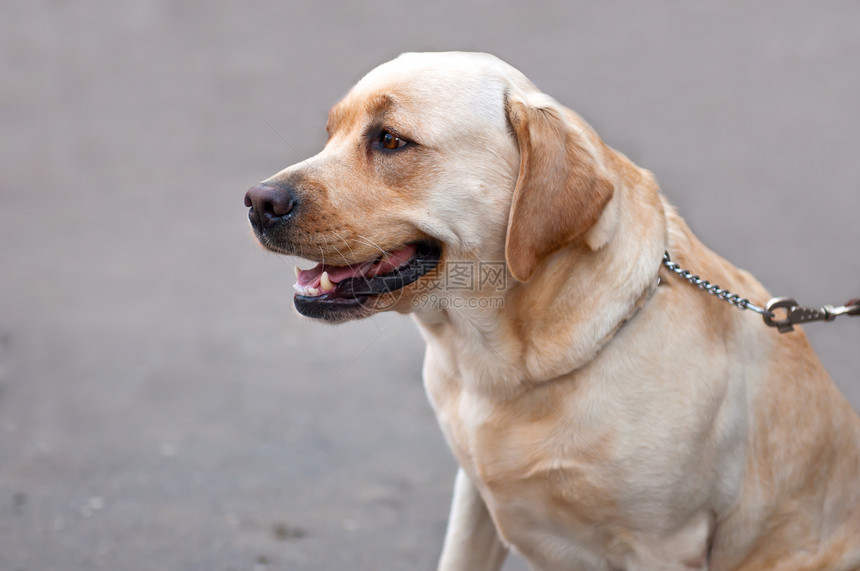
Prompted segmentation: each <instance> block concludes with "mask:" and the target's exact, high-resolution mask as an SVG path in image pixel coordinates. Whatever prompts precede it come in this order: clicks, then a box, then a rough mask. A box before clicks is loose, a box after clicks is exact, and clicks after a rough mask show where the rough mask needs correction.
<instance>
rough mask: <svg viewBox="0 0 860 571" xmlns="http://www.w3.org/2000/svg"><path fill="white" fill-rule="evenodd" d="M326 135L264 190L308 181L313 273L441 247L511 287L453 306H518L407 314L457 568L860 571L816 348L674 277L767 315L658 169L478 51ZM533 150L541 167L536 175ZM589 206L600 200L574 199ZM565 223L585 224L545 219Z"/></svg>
mask: <svg viewBox="0 0 860 571" xmlns="http://www.w3.org/2000/svg"><path fill="white" fill-rule="evenodd" d="M380 102H382V103H386V102H387V103H386V106H385V111H384V112H383V113H381V114H380V113H379V112H378V109H379V108H382V107H380V105H377V104H378V103H380ZM375 123H384V124H385V125H390V126H392V127H395V128H397V129H399V130H400V131H401V132H402V133H403V134H404V135H405V136H407V137H408V138H410V140H413V141H415V143H416V144H415V147H414V148H413V149H411V150H409V153H411V154H410V155H406V154H401V155H396V154H394V153H392V154H390V155H386V156H382V155H377V154H373V153H372V152H366V150H365V147H364V146H362V145H363V143H362V141H363V137H366V133H367V128H368V125H371V124H375ZM329 130H330V135H331V138H330V140H329V143H328V144H327V146H326V148H325V149H324V150H323V151H322V152H321V153H320V154H319V155H317V156H316V157H313V158H311V159H309V160H308V161H306V162H303V163H300V164H298V165H294V166H293V167H290V168H288V169H286V170H285V171H283V172H282V173H279V174H278V175H276V176H275V177H273V178H272V179H270V180H273V181H277V180H284V179H285V178H286V177H290V176H294V175H296V173H299V174H301V175H302V177H303V178H302V179H301V180H302V181H303V184H304V185H305V186H306V187H307V190H306V195H305V204H311V205H312V209H309V210H308V211H310V212H313V213H314V216H310V215H308V216H310V217H306V218H301V217H298V218H297V220H296V223H297V224H300V225H301V226H300V227H301V230H302V235H303V238H302V239H303V240H304V241H303V242H302V248H303V251H304V252H307V257H310V258H314V259H316V258H319V257H320V255H319V254H321V255H322V256H324V257H325V259H326V260H327V261H340V262H341V263H352V262H356V261H360V260H363V259H367V258H369V257H372V256H373V255H375V252H374V249H373V247H371V246H369V245H367V244H368V242H373V244H374V246H376V245H378V246H379V247H381V248H383V249H393V248H396V247H398V246H400V245H402V244H403V243H407V242H409V241H411V240H415V239H419V238H431V239H434V240H436V241H438V243H440V244H442V245H443V252H444V261H452V260H471V261H475V262H477V261H487V260H506V259H507V260H508V264H509V269H510V270H511V273H510V274H509V275H508V282H507V287H506V288H505V290H504V291H502V292H482V291H477V290H474V291H465V292H461V291H447V292H445V295H446V296H448V297H449V298H451V299H454V298H459V299H461V300H462V301H466V300H468V299H470V298H471V299H474V298H476V297H481V296H484V297H489V296H499V297H501V298H502V299H503V301H504V304H503V307H489V308H488V307H484V308H480V309H479V308H468V307H465V306H463V305H462V304H461V305H460V306H457V307H455V306H454V305H453V304H448V305H447V307H442V306H441V305H435V306H430V307H427V306H424V307H422V308H420V309H417V310H414V311H413V307H412V305H411V302H412V301H413V300H415V299H416V298H417V296H418V295H419V288H418V286H417V285H416V286H415V287H409V288H406V289H405V290H404V291H403V292H401V297H400V298H399V299H398V300H397V303H396V305H395V309H397V310H398V311H401V312H412V313H413V315H414V319H415V322H416V323H417V325H418V327H419V328H420V330H421V333H422V335H423V337H424V339H425V341H426V344H427V351H426V357H425V362H424V380H425V384H426V389H427V394H428V395H429V398H430V401H431V403H432V405H433V408H434V410H435V411H436V414H437V417H438V420H439V424H440V426H441V428H442V431H443V432H444V435H445V437H446V439H447V441H448V443H449V445H450V447H451V450H452V451H453V453H454V456H455V457H456V459H457V461H458V462H459V465H460V472H459V473H458V475H457V482H456V486H455V490H454V500H453V505H452V507H451V517H450V524H449V529H448V533H447V535H446V538H445V545H444V548H443V552H442V556H441V560H440V563H439V568H440V569H442V570H445V571H454V570H463V571H491V570H497V569H499V568H500V567H501V565H502V562H503V561H504V555H505V553H506V551H507V549H509V548H510V549H514V550H516V551H517V552H519V553H520V554H522V556H523V557H525V558H526V559H527V560H528V562H529V563H530V565H531V566H532V567H533V568H534V569H538V570H569V569H584V570H606V571H608V570H617V569H626V570H645V569H654V570H672V569H679V570H680V569H710V570H713V571H723V570H761V569H782V570H799V569H809V570H813V569H833V570H836V569H841V570H848V569H857V568H860V452H858V451H860V420H858V417H857V415H856V414H855V412H854V411H853V410H852V409H851V407H850V405H849V404H848V402H847V401H846V400H845V399H844V398H843V397H842V396H841V395H840V394H839V393H838V391H837V389H836V388H835V386H834V384H833V383H832V381H831V380H830V378H829V377H828V375H827V373H826V372H825V370H824V369H823V367H822V365H821V364H820V363H819V361H818V359H817V357H816V356H815V355H814V354H813V351H812V349H811V348H810V346H809V344H808V342H807V340H806V337H805V336H804V334H803V332H802V331H797V332H794V333H791V334H787V335H780V334H778V333H777V332H776V331H775V330H773V329H769V328H767V327H765V326H764V325H763V324H762V322H761V319H760V317H759V316H757V315H755V314H753V313H752V312H741V311H738V310H737V309H735V308H732V307H730V306H729V305H728V304H726V303H723V302H721V301H719V300H717V299H715V298H714V297H712V296H708V295H706V294H705V293H702V292H701V291H698V290H696V289H694V288H693V287H691V286H690V285H688V284H687V283H685V282H683V281H682V280H680V279H679V278H677V277H676V276H673V275H670V274H668V273H667V272H666V271H665V270H662V269H661V264H660V262H661V258H662V255H663V252H664V250H668V251H669V252H670V253H671V255H672V257H673V259H674V260H675V261H677V262H678V263H679V264H681V265H682V266H683V267H687V268H691V269H694V270H695V271H697V272H699V273H700V274H701V275H703V276H705V277H707V278H708V279H709V280H711V281H712V282H714V283H718V284H720V286H722V287H724V288H727V289H729V290H731V291H733V292H739V293H742V294H743V295H744V296H747V297H749V298H751V299H752V300H753V301H754V302H756V303H759V304H761V303H763V302H765V301H766V300H767V299H768V298H769V294H768V292H767V291H765V289H764V288H763V287H762V286H761V285H760V284H759V283H758V282H757V281H756V280H755V279H754V278H753V277H752V276H750V275H749V274H748V273H746V272H744V271H741V270H738V269H736V268H734V267H733V266H732V265H731V264H729V263H728V262H726V261H725V260H723V259H722V258H720V257H719V256H717V255H716V254H715V253H713V252H712V251H710V250H709V249H707V248H706V247H705V246H703V245H702V244H701V243H700V242H699V241H698V240H697V239H696V237H695V236H694V235H693V234H692V233H691V232H690V230H689V228H688V227H687V225H686V224H685V223H684V221H683V220H682V219H681V218H680V217H679V216H678V214H677V213H676V212H675V210H674V209H673V208H672V207H671V206H670V205H669V204H668V203H667V202H666V199H665V198H664V197H663V196H662V195H661V193H660V190H659V187H658V186H657V183H656V181H655V179H654V177H653V176H652V175H651V173H649V172H648V171H646V170H643V169H641V168H639V167H637V166H636V165H634V164H633V163H631V162H630V161H629V160H628V159H627V158H626V157H624V156H623V155H622V154H620V153H618V152H616V151H614V150H612V149H611V148H609V147H608V146H606V145H605V144H604V143H603V142H602V141H601V139H600V138H599V137H598V136H597V135H596V134H595V133H594V131H593V130H591V129H590V128H589V127H588V125H587V124H586V123H585V122H584V121H583V120H582V119H581V118H580V117H579V116H577V115H576V114H575V113H573V112H572V111H570V110H568V109H566V108H564V107H563V106H561V105H560V104H559V103H557V102H556V101H555V100H553V99H552V98H551V97H549V96H548V95H546V94H543V93H541V92H540V91H539V90H538V89H537V88H536V87H535V86H534V85H532V83H531V82H529V81H528V80H527V79H526V78H525V77H524V76H523V75H522V74H521V73H519V72H518V71H516V70H515V69H513V68H512V67H510V66H508V65H507V64H505V63H503V62H501V61H500V60H498V59H496V58H494V57H492V56H488V55H482V54H462V53H440V54H406V55H403V56H401V57H399V58H397V59H395V60H394V61H392V62H389V63H386V64H384V65H382V66H380V67H379V68H377V69H375V70H373V71H372V72H370V73H369V74H368V75H367V76H366V77H365V78H363V79H362V80H361V81H360V82H359V83H358V84H357V85H356V86H355V87H354V88H353V89H352V91H351V92H350V93H349V94H348V95H347V97H346V98H345V99H344V100H343V101H342V102H341V103H339V104H338V105H337V106H336V107H335V109H334V110H333V111H332V115H331V117H330V123H329ZM523 137H530V141H529V144H530V145H531V146H530V147H528V149H529V150H528V152H530V153H533V154H534V156H533V158H534V159H535V164H539V165H540V168H539V169H533V170H534V171H535V172H531V173H528V175H527V176H526V174H524V172H522V171H523V169H524V168H526V166H527V165H525V163H524V162H523V157H524V153H525V152H526V147H525V146H524V145H525V144H526V142H525V141H524V140H523ZM553 137H561V139H559V140H565V141H567V143H566V145H567V150H568V151H569V152H568V154H565V153H564V152H563V150H564V145H562V150H559V146H558V145H549V144H544V143H546V140H547V139H550V138H553ZM565 137H566V138H565ZM553 149H554V150H553ZM552 169H557V172H558V173H559V174H557V175H554V174H552V173H553V172H555V171H553V170H552ZM547 173H549V174H547ZM538 176H542V177H543V178H542V179H541V180H540V184H536V183H535V180H537V179H536V178H535V177H538ZM524 177H526V178H527V180H524ZM577 177H579V178H578V179H577ZM582 177H585V178H586V179H588V180H582ZM591 177H593V180H591ZM554 185H557V186H558V188H553V186H554ZM521 192H522V193H528V194H522V196H520V194H519V193H521ZM580 192H590V193H592V194H593V195H594V198H584V199H582V200H583V202H582V203H581V204H580V203H575V204H574V203H566V202H564V201H568V200H574V199H576V198H577V196H578V195H577V193H580ZM515 193H518V194H517V196H516V197H515ZM575 195H576V196H575ZM580 198H581V197H580ZM560 201H561V202H560ZM521 202H522V203H523V204H522V205H521V204H520V203H521ZM513 203H516V204H517V206H516V208H517V209H521V211H522V212H529V213H530V214H529V215H527V216H522V215H519V214H517V210H513V211H512V204H513ZM541 205H543V206H542V207H541ZM571 205H574V206H575V207H576V208H574V206H571ZM566 206H570V207H571V208H573V210H571V212H574V213H575V215H573V216H564V217H561V219H560V220H551V221H548V220H549V217H551V216H552V215H553V212H554V210H556V209H559V208H563V207H566ZM577 209H578V210H577ZM589 209H591V210H593V212H594V213H595V216H596V218H595V219H594V220H592V219H591V217H590V216H589V217H586V216H585V214H584V213H583V212H584V211H585V210H589ZM591 210H590V211H591ZM319 213H324V214H325V215H326V217H325V220H326V222H325V223H323V222H321V220H323V218H322V217H321V216H319V217H317V216H316V214H319ZM576 213H583V214H582V218H581V219H577V218H578V215H576ZM544 217H547V218H546V219H545V218H544ZM509 218H510V219H509ZM586 218H587V220H586ZM568 224H570V225H571V226H570V227H568ZM517 225H520V227H518V228H516V230H515V229H514V228H515V226H517ZM522 225H525V226H522ZM584 226H587V227H584ZM511 232H517V233H518V234H517V236H519V238H518V239H517V240H515V241H514V243H509V244H508V245H507V248H506V236H507V235H509V234H510V233H511ZM535 233H538V234H535ZM523 237H525V238H523ZM532 239H533V240H532ZM553 240H554V241H553ZM529 241H532V242H535V244H533V245H530V246H526V244H527V242H529ZM548 245H549V246H548ZM518 248H519V249H518ZM523 248H526V250H523ZM534 248H537V249H534ZM541 248H542V249H543V250H546V249H549V250H550V251H549V253H545V252H543V251H542V249H541ZM317 250H319V254H318V253H317ZM529 256H533V258H530V257H529ZM512 264H516V267H515V268H514V267H512ZM528 266H533V267H532V268H531V271H532V273H531V274H530V275H528V276H527V279H525V276H523V275H517V274H518V272H527V271H529V267H528ZM515 277H518V278H520V279H523V280H524V281H519V280H517V279H515ZM658 278H660V280H661V281H660V285H659V286H657V282H658ZM625 320H627V321H626V323H624V322H625ZM622 323H624V324H623V325H622Z"/></svg>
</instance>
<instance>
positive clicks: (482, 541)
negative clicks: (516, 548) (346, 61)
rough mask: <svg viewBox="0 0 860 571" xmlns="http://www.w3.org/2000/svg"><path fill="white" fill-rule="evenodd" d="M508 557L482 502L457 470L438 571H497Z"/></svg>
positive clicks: (464, 476)
mask: <svg viewBox="0 0 860 571" xmlns="http://www.w3.org/2000/svg"><path fill="white" fill-rule="evenodd" d="M507 554H508V549H507V548H506V547H505V546H504V544H503V543H502V541H501V539H499V534H498V533H496V526H495V525H494V524H493V520H492V518H491V517H490V512H488V511H487V506H486V504H484V500H483V499H481V496H480V494H478V490H476V489H475V486H473V485H472V482H471V480H469V477H468V476H467V475H466V473H465V472H463V469H462V468H460V469H459V470H458V471H457V479H456V481H455V482H454V499H453V501H452V502H451V515H450V517H449V518H448V531H447V532H446V533H445V546H444V547H443V548H442V558H441V559H440V560H439V571H498V570H499V569H501V568H502V563H504V562H505V557H506V556H507Z"/></svg>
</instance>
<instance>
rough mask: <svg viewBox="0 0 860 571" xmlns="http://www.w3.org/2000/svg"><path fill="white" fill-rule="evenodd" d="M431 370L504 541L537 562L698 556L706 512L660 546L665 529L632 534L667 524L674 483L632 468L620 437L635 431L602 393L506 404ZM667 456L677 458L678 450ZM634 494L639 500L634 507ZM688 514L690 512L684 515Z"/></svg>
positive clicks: (534, 396) (453, 443)
mask: <svg viewBox="0 0 860 571" xmlns="http://www.w3.org/2000/svg"><path fill="white" fill-rule="evenodd" d="M428 357H431V356H430V355H428ZM428 360H429V359H428ZM424 374H425V384H426V387H427V392H428V396H429V397H430V400H431V403H432V404H433V407H434V409H435V411H436V414H437V418H438V420H439V423H440V426H441V428H442V430H443V432H444V434H445V436H446V439H447V441H448V443H449V446H450V447H451V449H452V451H453V453H454V455H455V456H456V458H457V460H458V462H459V464H460V466H461V467H462V468H463V469H464V470H465V471H466V473H467V474H468V475H469V477H470V479H471V481H472V482H473V484H474V485H475V486H476V488H477V489H478V490H479V492H480V494H481V496H482V498H483V499H484V502H485V503H486V505H487V508H488V510H489V512H490V514H491V516H492V518H493V521H494V523H495V526H496V529H497V530H498V532H499V534H500V536H501V538H502V539H503V540H504V541H505V542H507V543H508V544H511V545H513V546H515V547H516V548H517V550H518V551H519V552H520V553H522V554H523V555H524V556H525V557H526V558H527V559H529V561H530V562H531V563H532V565H534V566H535V567H536V568H547V569H557V568H588V569H615V568H627V567H628V566H630V565H631V564H632V563H633V562H635V561H647V560H652V559H651V558H652V555H653V554H652V551H654V550H655V549H657V550H658V551H660V555H659V560H660V564H661V565H662V564H666V565H668V566H667V567H665V568H667V569H669V568H674V566H673V565H674V564H675V563H679V562H682V561H686V562H688V563H689V562H696V561H698V560H699V555H701V554H702V553H703V552H704V551H703V550H704V546H705V543H706V540H707V539H706V538H707V533H708V531H707V530H708V525H709V524H707V523H706V522H705V520H703V519H702V516H701V515H698V514H697V515H695V521H689V522H684V521H676V522H675V524H677V525H674V524H673V526H674V527H675V530H676V531H675V532H669V535H663V538H664V539H665V540H666V543H665V544H663V545H658V544H659V543H660V540H657V539H656V537H659V535H660V533H657V534H656V537H655V535H652V534H651V533H646V534H637V532H635V531H634V530H636V529H637V528H640V527H645V528H651V530H652V531H656V530H655V529H654V526H659V525H660V524H657V523H655V522H656V521H657V520H660V521H661V522H662V523H663V524H665V523H667V522H668V520H671V519H674V516H673V515H672V514H670V513H669V508H668V507H667V505H666V501H667V499H666V498H665V497H663V495H662V494H655V493H654V492H653V486H655V485H657V486H661V487H662V486H664V485H665V486H666V489H671V488H672V487H673V484H672V483H670V482H656V481H647V480H646V479H643V478H642V477H641V473H639V472H638V471H637V469H627V468H626V466H627V465H628V462H627V461H628V460H629V461H630V463H629V465H637V458H636V455H635V454H634V455H633V456H628V455H627V454H626V453H624V452H622V453H621V456H619V450H623V446H619V442H622V441H625V440H629V437H630V435H629V434H627V433H626V432H625V431H624V430H623V429H619V428H618V426H616V424H615V423H612V422H610V421H609V420H608V419H610V418H613V413H612V411H609V410H604V409H602V408H601V407H602V406H603V405H602V404H601V401H605V400H606V399H601V398H599V395H596V394H595V395H589V394H580V395H579V396H578V397H570V394H571V393H573V392H574V391H572V390H566V389H565V387H559V390H557V391H555V392H554V391H551V390H548V391H535V390H532V391H529V394H528V395H527V396H522V397H518V398H516V399H511V400H510V401H505V400H499V399H493V398H490V397H488V396H486V395H483V394H481V393H478V392H475V391H470V390H468V389H467V388H466V387H465V386H464V383H463V382H462V379H458V378H455V377H454V376H453V375H450V374H448V371H445V370H442V369H441V368H439V367H437V366H434V364H433V363H432V361H429V362H425V371H424ZM560 394H567V395H568V397H567V398H562V397H560V396H559V395H560ZM606 406H615V405H612V404H607V405H606ZM601 413H605V414H601ZM663 461H668V462H672V459H671V454H668V455H665V456H664V460H663ZM638 465H639V466H640V467H641V466H642V464H641V463H638ZM675 490H676V491H677V494H678V497H680V498H681V500H679V501H683V502H687V501H691V500H690V499H688V498H684V497H683V496H684V495H685V491H684V489H683V486H675ZM631 497H632V498H637V499H636V500H635V503H636V504H637V505H636V506H633V505H631V503H630V498H631ZM631 511H632V512H634V513H641V514H650V515H649V518H648V519H649V521H631V520H630V519H629V518H628V516H629V514H630V513H631ZM684 517H685V518H687V517H691V516H690V514H689V512H687V515H686V516H684ZM679 529H680V531H677V530H679ZM670 535H675V536H674V537H670ZM612 552H616V553H624V554H625V555H624V556H623V557H622V558H621V559H618V560H613V561H610V560H609V559H607V558H606V554H607V553H612ZM664 557H665V559H664ZM652 561H654V560H652ZM679 568H699V567H698V566H697V564H694V565H692V566H691V567H684V565H681V567H679Z"/></svg>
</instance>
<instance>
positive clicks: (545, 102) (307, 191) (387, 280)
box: [245, 53, 613, 321]
mask: <svg viewBox="0 0 860 571" xmlns="http://www.w3.org/2000/svg"><path fill="white" fill-rule="evenodd" d="M326 129H327V131H328V134H329V139H328V143H327V144H326V146H325V148H324V149H323V150H322V151H321V152H320V153H319V154H317V155H316V156H314V157H312V158H310V159H308V160H306V161H303V162H301V163H298V164H296V165H293V166H291V167H288V168H286V169H284V170H283V171H281V172H279V173H277V174H276V175H274V176H272V177H271V178H269V179H267V180H265V181H263V182H262V183H260V184H258V185H256V186H254V187H253V188H251V189H250V190H249V191H248V193H247V194H246V196H245V204H246V206H249V207H250V211H249V218H250V220H251V225H252V227H253V229H254V232H255V234H256V236H257V238H258V239H259V241H260V243H261V244H262V245H263V246H265V247H266V248H268V249H270V250H273V251H275V252H279V253H283V254H290V255H296V256H300V257H302V258H306V259H309V260H312V261H316V262H318V264H317V266H316V267H314V268H313V269H309V270H297V282H296V285H295V288H296V296H295V303H296V307H297V309H298V310H299V312H300V313H302V314H304V315H307V316H310V317H316V318H322V319H325V320H328V321H344V320H348V319H355V318H360V317H366V316H368V315H371V314H373V313H375V312H377V311H381V310H384V309H395V310H398V311H402V312H407V311H410V310H411V308H412V307H413V304H412V301H413V299H414V298H415V296H416V295H418V294H419V293H420V292H422V291H423V290H424V289H425V286H426V284H427V283H428V282H430V281H433V282H434V283H436V284H438V283H440V282H442V281H444V279H445V276H444V273H445V272H446V270H445V266H446V264H447V265H450V264H452V263H462V264H469V263H472V264H479V263H486V262H488V261H489V262H493V261H500V263H502V266H503V271H507V272H509V274H510V275H511V276H512V277H513V278H514V280H510V282H511V283H513V282H515V281H518V282H525V281H527V280H529V279H530V278H531V276H532V275H533V274H534V273H535V272H536V271H538V270H539V269H540V267H541V264H542V263H543V261H544V260H545V259H546V258H547V257H548V256H549V255H550V254H552V253H553V252H555V251H556V250H558V249H560V248H562V247H563V246H565V245H568V244H570V243H571V242H573V241H575V240H577V239H579V238H581V237H584V236H585V234H586V232H587V231H588V230H589V229H590V228H592V227H593V226H594V225H595V222H596V221H597V220H598V218H599V217H600V214H601V212H602V211H603V209H604V206H605V205H606V203H607V202H608V201H609V200H610V198H611V197H612V192H613V187H612V185H611V183H610V182H609V179H608V177H607V173H606V171H605V169H604V168H603V166H602V160H601V158H600V157H601V156H602V155H601V150H600V146H601V145H602V143H600V140H599V139H598V138H597V137H596V135H594V134H593V133H592V132H589V131H588V128H587V126H586V125H585V123H584V122H582V121H581V119H579V118H578V117H577V116H575V115H574V114H572V113H571V112H569V111H567V110H565V109H564V108H562V107H561V106H559V105H558V104H557V103H556V102H555V101H554V100H552V99H551V98H550V97H548V96H546V95H544V94H542V93H540V91H538V90H537V89H536V88H535V87H534V86H533V85H532V84H531V83H530V82H529V81H528V80H527V79H526V78H525V77H524V76H523V75H522V74H520V73H519V72H518V71H516V70H515V69H514V68H512V67H510V66H508V65H507V64H505V63H503V62H502V61H500V60H498V59H497V58H494V57H492V56H489V55H484V54H465V53H430V54H405V55H402V56H400V57H399V58H397V59H395V60H393V61H391V62H388V63H386V64H383V65H381V66H379V67H378V68H376V69H374V70H373V71H371V72H370V73H369V74H368V75H366V76H365V77H364V78H363V79H362V80H361V81H359V82H358V84H356V86H355V87H354V88H353V89H352V90H351V91H350V92H349V93H348V94H347V96H346V97H345V98H344V99H343V100H342V101H340V102H339V103H338V104H337V105H335V106H334V107H333V108H332V110H331V112H330V113H329V118H328V124H327V126H326ZM473 268H474V266H473ZM505 268H506V270H505ZM473 271H474V270H473ZM471 284H472V286H471V287H472V288H474V287H476V285H477V284H475V280H474V279H473V280H472V282H471ZM467 286H468V284H467ZM460 294H461V295H468V294H469V291H468V287H466V291H465V293H464V292H463V291H462V290H460Z"/></svg>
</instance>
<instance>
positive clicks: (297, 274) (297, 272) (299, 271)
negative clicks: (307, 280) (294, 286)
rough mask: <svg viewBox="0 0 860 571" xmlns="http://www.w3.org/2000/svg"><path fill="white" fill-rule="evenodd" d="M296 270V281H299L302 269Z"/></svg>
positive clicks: (296, 268) (297, 268)
mask: <svg viewBox="0 0 860 571" xmlns="http://www.w3.org/2000/svg"><path fill="white" fill-rule="evenodd" d="M295 270H296V279H298V277H299V273H301V271H302V269H301V268H300V267H298V266H296V267H295Z"/></svg>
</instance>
